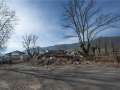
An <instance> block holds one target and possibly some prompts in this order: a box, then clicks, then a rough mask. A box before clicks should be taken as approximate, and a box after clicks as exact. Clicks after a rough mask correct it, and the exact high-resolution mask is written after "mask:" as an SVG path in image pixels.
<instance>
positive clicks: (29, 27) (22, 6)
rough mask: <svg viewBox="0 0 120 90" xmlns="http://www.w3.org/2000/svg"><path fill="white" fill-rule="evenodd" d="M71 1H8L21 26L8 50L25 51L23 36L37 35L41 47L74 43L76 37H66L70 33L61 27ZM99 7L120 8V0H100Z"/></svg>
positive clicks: (113, 33)
mask: <svg viewBox="0 0 120 90" xmlns="http://www.w3.org/2000/svg"><path fill="white" fill-rule="evenodd" d="M67 1H68V0H8V5H9V6H10V8H11V9H12V10H15V12H16V16H17V19H18V20H17V25H16V27H15V30H14V32H13V34H12V35H11V38H10V39H9V41H8V43H7V45H8V47H7V51H13V50H23V48H22V43H21V42H22V36H23V35H25V34H29V33H30V34H31V33H33V34H36V35H38V36H39V42H38V45H39V46H41V47H46V46H51V45H55V44H63V43H74V42H77V39H76V38H72V39H63V37H64V36H65V35H66V34H67V33H69V31H67V30H64V28H63V27H62V26H61V20H62V18H61V16H62V14H63V7H62V5H63V3H66V2H67ZM97 6H99V7H101V8H103V11H104V12H107V11H115V12H119V10H120V0H97ZM104 34H106V35H120V31H119V30H116V31H112V30H111V31H110V32H109V33H104Z"/></svg>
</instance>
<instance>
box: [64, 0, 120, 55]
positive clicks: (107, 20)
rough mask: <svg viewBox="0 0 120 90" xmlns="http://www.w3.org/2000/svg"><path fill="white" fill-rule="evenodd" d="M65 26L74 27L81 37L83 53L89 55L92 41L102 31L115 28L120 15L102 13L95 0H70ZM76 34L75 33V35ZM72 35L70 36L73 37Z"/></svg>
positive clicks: (66, 11)
mask: <svg viewBox="0 0 120 90" xmlns="http://www.w3.org/2000/svg"><path fill="white" fill-rule="evenodd" d="M64 16H65V23H64V27H66V28H70V29H73V30H74V31H75V32H76V35H77V36H76V37H78V39H79V43H80V48H81V51H80V52H81V54H82V55H84V56H89V54H90V49H91V43H92V42H93V41H94V39H95V38H96V37H97V36H98V34H99V33H100V32H101V31H104V30H108V29H110V28H114V27H115V26H116V23H117V22H118V21H119V20H120V17H119V16H117V15H113V14H112V13H108V14H103V12H102V14H101V13H100V9H97V8H96V7H95V1H94V0H70V2H69V3H68V5H66V7H65V14H64ZM73 36H74V35H73ZM73 36H72V35H70V36H69V37H73Z"/></svg>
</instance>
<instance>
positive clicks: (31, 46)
mask: <svg viewBox="0 0 120 90" xmlns="http://www.w3.org/2000/svg"><path fill="white" fill-rule="evenodd" d="M37 40H38V36H36V35H32V34H30V35H25V36H23V47H24V48H25V49H26V51H27V54H28V55H29V57H30V58H32V57H33V56H35V55H37V54H39V50H38V48H37V46H36V42H37Z"/></svg>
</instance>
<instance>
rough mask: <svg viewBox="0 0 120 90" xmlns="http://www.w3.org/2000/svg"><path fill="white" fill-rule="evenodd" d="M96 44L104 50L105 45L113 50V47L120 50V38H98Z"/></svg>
mask: <svg viewBox="0 0 120 90" xmlns="http://www.w3.org/2000/svg"><path fill="white" fill-rule="evenodd" d="M94 42H95V43H96V44H97V45H98V46H100V47H101V48H104V47H105V45H107V47H108V48H111V47H112V46H114V47H116V48H120V36H114V37H100V38H97V39H96V40H95V41H94Z"/></svg>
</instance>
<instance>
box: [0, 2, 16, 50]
mask: <svg viewBox="0 0 120 90" xmlns="http://www.w3.org/2000/svg"><path fill="white" fill-rule="evenodd" d="M14 21H15V12H14V11H11V10H10V9H9V7H7V5H6V2H5V1H4V0H0V48H4V46H5V43H6V41H7V40H8V39H9V36H10V32H11V31H12V30H14V24H15V23H14Z"/></svg>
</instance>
